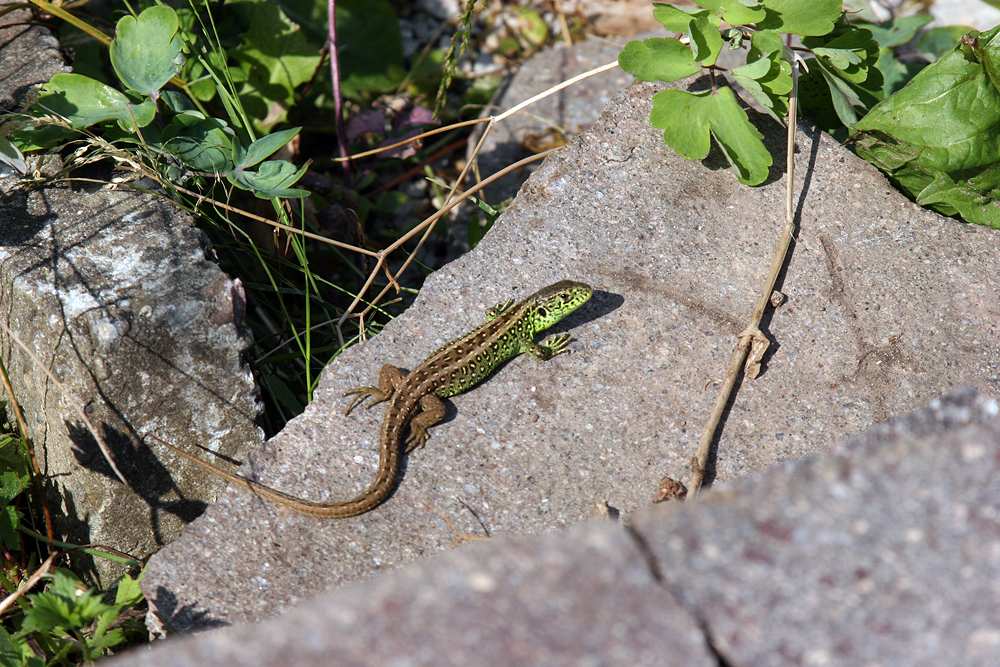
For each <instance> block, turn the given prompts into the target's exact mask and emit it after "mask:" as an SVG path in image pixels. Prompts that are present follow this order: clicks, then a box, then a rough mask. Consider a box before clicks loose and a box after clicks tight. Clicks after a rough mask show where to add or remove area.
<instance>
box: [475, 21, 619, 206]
mask: <svg viewBox="0 0 1000 667" xmlns="http://www.w3.org/2000/svg"><path fill="white" fill-rule="evenodd" d="M620 51H621V47H619V46H616V45H615V44H614V43H611V42H607V41H602V40H596V39H589V40H587V41H585V42H582V43H580V44H576V45H574V46H572V47H569V46H566V45H565V44H557V45H556V46H553V47H552V48H550V49H545V50H544V51H542V52H541V53H539V54H537V55H536V56H534V57H532V58H531V59H529V60H528V62H526V63H525V64H524V66H523V67H521V68H520V69H519V70H518V71H517V73H516V74H515V75H514V76H513V77H511V80H510V82H509V83H508V84H507V85H506V86H505V87H504V88H503V89H502V91H501V94H500V95H498V98H497V105H498V108H497V109H490V110H489V113H490V114H491V115H497V114H499V113H501V112H502V111H506V110H507V109H510V108H512V107H514V106H516V105H517V104H520V103H521V102H523V101H524V100H527V99H529V98H531V97H533V96H535V95H538V94H539V93H542V92H544V91H546V90H548V89H549V88H551V87H553V86H555V85H557V84H559V83H562V82H563V81H566V80H567V79H571V78H572V77H574V76H577V75H579V74H583V73H584V72H586V71H588V70H591V69H594V68H595V67H600V66H601V65H606V64H607V63H611V62H615V61H616V60H617V59H618V53H619V52H620ZM632 81H633V78H632V75H631V74H629V73H628V72H625V71H624V70H622V69H620V68H617V67H616V68H615V69H612V70H609V71H607V72H602V73H601V74H598V75H595V76H592V77H590V78H588V79H585V80H584V81H583V82H582V83H579V84H577V85H575V86H570V87H569V88H563V89H562V90H560V91H559V92H557V93H554V94H552V95H550V96H548V97H546V98H544V99H542V100H539V101H538V102H536V103H535V104H533V105H531V106H530V107H527V108H526V109H524V110H523V111H520V112H518V113H516V114H514V115H513V116H510V117H509V118H507V119H505V120H504V121H503V122H501V123H498V124H497V125H496V127H494V128H493V131H492V132H490V135H489V136H488V137H486V141H485V142H484V143H483V148H482V152H481V154H480V158H479V166H480V170H481V173H482V175H483V177H484V178H485V177H487V176H491V175H493V174H494V173H496V172H497V171H499V170H501V169H503V168H504V167H507V166H508V165H511V164H514V163H515V162H517V161H518V160H521V159H523V158H525V157H528V156H529V155H532V154H533V153H538V152H541V151H542V150H547V149H548V148H552V147H554V146H556V145H558V144H553V143H551V142H552V141H553V140H554V138H555V136H558V135H553V134H552V133H551V132H552V131H553V130H554V129H555V130H559V131H561V132H563V133H564V134H565V135H566V136H567V137H570V136H574V135H577V134H579V133H580V132H582V131H583V130H585V129H587V128H588V127H590V126H591V125H593V124H594V121H596V120H597V118H598V117H600V115H601V112H602V111H603V110H604V107H605V106H606V105H607V103H608V99H610V97H611V95H612V94H613V93H614V92H615V91H618V90H621V89H622V88H624V87H625V86H628V85H629V84H631V83H632ZM473 143H474V142H470V145H472V144H473ZM538 165H539V163H537V162H535V163H532V164H529V165H526V166H524V167H521V168H520V169H519V170H517V171H514V172H511V173H510V174H507V175H506V176H504V177H503V178H501V179H499V180H497V181H495V182H494V183H491V184H490V185H488V186H486V188H485V190H484V193H485V195H484V196H485V198H486V200H487V201H489V202H491V203H498V202H501V201H504V200H507V199H510V198H511V197H513V196H514V195H516V194H517V191H518V189H519V188H520V187H521V184H522V183H524V181H525V180H526V179H527V178H528V176H529V175H530V174H531V172H532V171H534V170H535V169H537V168H538Z"/></svg>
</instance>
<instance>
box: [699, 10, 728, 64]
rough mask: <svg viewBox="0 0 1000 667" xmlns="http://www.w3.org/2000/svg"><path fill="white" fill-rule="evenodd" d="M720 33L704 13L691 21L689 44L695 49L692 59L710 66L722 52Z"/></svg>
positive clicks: (722, 43) (722, 42)
mask: <svg viewBox="0 0 1000 667" xmlns="http://www.w3.org/2000/svg"><path fill="white" fill-rule="evenodd" d="M724 44H725V42H724V41H722V35H720V34H719V28H718V26H717V25H713V24H712V22H711V21H710V20H709V18H708V16H707V12H706V15H702V16H699V17H698V18H696V19H695V20H694V21H691V46H692V47H694V48H695V49H697V50H696V51H695V52H694V59H695V60H696V61H698V62H700V63H701V64H702V65H703V66H704V67H711V66H712V65H714V64H715V61H716V60H717V59H718V58H719V54H720V53H722V47H723V45H724Z"/></svg>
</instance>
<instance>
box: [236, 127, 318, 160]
mask: <svg viewBox="0 0 1000 667" xmlns="http://www.w3.org/2000/svg"><path fill="white" fill-rule="evenodd" d="M301 129H302V128H301V127H293V128H289V129H287V130H281V131H280V132H275V133H273V134H269V135H267V136H266V137H261V138H260V139H258V140H257V141H255V142H253V143H252V144H250V146H248V147H247V149H246V150H243V146H241V145H240V142H239V141H238V140H237V141H234V142H233V164H234V165H235V166H234V168H235V169H249V168H250V167H252V166H254V165H255V164H258V163H259V162H260V161H261V160H264V159H266V158H268V157H270V156H271V155H273V154H274V152H275V151H276V150H278V149H279V148H281V147H282V146H284V145H285V144H287V143H288V142H289V141H291V140H292V139H293V138H294V137H295V135H296V134H298V133H299V130H301Z"/></svg>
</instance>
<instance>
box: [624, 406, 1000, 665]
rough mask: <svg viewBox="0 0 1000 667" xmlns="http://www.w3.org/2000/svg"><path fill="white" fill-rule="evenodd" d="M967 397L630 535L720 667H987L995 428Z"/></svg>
mask: <svg viewBox="0 0 1000 667" xmlns="http://www.w3.org/2000/svg"><path fill="white" fill-rule="evenodd" d="M997 413H998V408H997V404H996V402H995V401H994V400H992V399H988V398H986V397H985V396H983V395H981V394H976V392H974V391H971V390H966V391H961V392H956V393H955V394H952V395H949V396H946V397H944V398H941V399H938V400H935V401H933V402H931V404H930V406H929V407H928V408H927V409H925V410H921V411H919V412H917V413H914V414H912V415H908V416H907V417H905V418H902V419H899V420H896V421H894V422H891V423H889V424H884V425H881V426H878V427H876V428H874V429H872V430H871V431H868V432H867V433H865V434H863V435H862V436H860V437H858V438H856V439H854V440H852V441H851V442H849V443H847V444H846V445H845V446H843V447H841V448H839V450H838V451H837V452H836V455H834V456H830V457H827V458H815V459H811V460H806V461H799V462H795V463H793V464H790V465H788V466H785V467H784V468H782V469H779V470H775V471H772V472H769V473H768V474H766V475H763V476H761V477H760V478H757V479H753V480H746V481H741V482H738V483H734V484H732V485H731V486H727V487H726V488H724V489H721V490H716V491H714V492H713V493H712V494H711V495H710V496H709V497H708V498H706V501H705V502H704V503H699V504H698V506H697V507H695V508H692V509H693V510H694V511H690V512H671V511H670V510H669V509H668V510H666V511H664V512H649V513H646V514H644V515H642V516H641V517H640V518H639V519H638V521H637V522H636V529H637V531H638V532H639V533H640V534H641V535H642V536H643V537H644V539H645V541H646V543H647V544H648V546H649V548H650V550H651V552H652V553H653V554H654V555H655V562H656V564H657V570H658V571H659V572H660V573H661V575H662V577H663V583H664V585H665V586H666V587H667V588H668V589H669V590H670V591H672V592H673V593H674V594H675V595H676V596H677V597H678V598H679V599H680V600H682V602H683V605H684V607H685V608H687V609H689V610H697V611H695V612H694V613H695V615H696V616H697V617H698V618H699V620H700V621H701V622H702V624H703V627H705V628H706V631H707V633H708V636H709V638H710V641H711V643H712V645H713V647H714V648H715V650H716V651H718V653H719V655H720V656H721V657H722V658H723V660H724V664H726V665H730V666H731V667H736V666H737V665H740V666H742V665H746V666H747V667H751V666H753V667H771V666H774V667H778V666H781V667H784V666H786V665H827V666H829V667H841V666H843V667H855V666H857V665H908V666H910V667H940V666H941V665H962V666H963V667H971V666H973V665H977V666H978V665H981V666H982V667H990V666H993V665H998V664H1000V493H998V490H1000V419H998V416H997Z"/></svg>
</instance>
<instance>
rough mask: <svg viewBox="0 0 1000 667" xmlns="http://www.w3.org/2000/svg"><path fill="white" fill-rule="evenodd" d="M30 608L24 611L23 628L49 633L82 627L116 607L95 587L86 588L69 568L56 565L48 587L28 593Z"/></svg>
mask: <svg viewBox="0 0 1000 667" xmlns="http://www.w3.org/2000/svg"><path fill="white" fill-rule="evenodd" d="M28 599H29V600H30V601H31V607H30V608H29V609H28V610H27V611H26V612H25V614H24V621H23V623H22V628H23V629H25V630H38V631H42V632H47V631H51V630H55V629H56V628H61V629H63V630H73V629H79V628H82V627H83V626H85V625H87V624H88V623H90V622H91V621H92V620H94V619H95V618H97V617H98V616H99V615H100V614H102V613H104V612H107V611H109V610H114V607H111V606H110V605H106V604H104V603H103V602H101V599H100V597H98V595H97V594H96V593H95V592H94V589H92V588H91V589H87V588H86V587H84V586H83V585H82V584H81V583H80V580H79V579H77V578H76V575H74V574H73V573H72V572H70V571H69V570H64V569H62V568H55V569H53V571H52V583H51V584H50V585H49V587H48V589H47V590H46V591H45V592H43V593H39V594H37V595H29V596H28Z"/></svg>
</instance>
